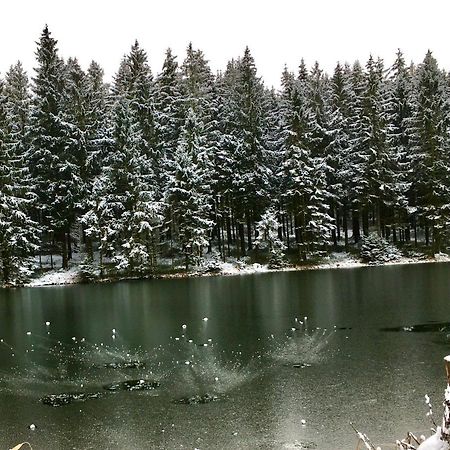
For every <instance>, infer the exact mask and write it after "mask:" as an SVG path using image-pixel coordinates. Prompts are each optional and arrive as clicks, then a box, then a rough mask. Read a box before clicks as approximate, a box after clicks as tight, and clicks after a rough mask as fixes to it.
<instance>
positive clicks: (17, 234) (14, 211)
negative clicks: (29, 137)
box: [0, 63, 39, 284]
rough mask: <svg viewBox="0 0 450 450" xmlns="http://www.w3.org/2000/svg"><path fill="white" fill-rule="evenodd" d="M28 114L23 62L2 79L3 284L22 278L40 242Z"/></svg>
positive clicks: (0, 196)
mask: <svg viewBox="0 0 450 450" xmlns="http://www.w3.org/2000/svg"><path fill="white" fill-rule="evenodd" d="M28 115H29V92H28V79H27V76H26V74H25V72H24V71H23V69H22V66H21V64H20V63H18V64H17V65H15V66H13V67H11V69H10V70H9V72H8V73H7V76H6V83H5V82H4V81H3V80H0V268H1V279H2V282H3V283H4V284H8V283H17V282H21V281H23V279H24V278H26V276H27V275H28V274H29V264H27V259H28V257H29V256H31V255H33V254H35V253H36V252H37V250H38V248H39V247H38V244H39V228H38V225H37V223H36V222H35V221H33V220H32V219H31V217H30V206H31V203H32V202H33V200H34V195H33V192H32V186H30V184H29V182H30V180H29V177H28V171H27V167H26V165H25V161H24V157H25V152H24V150H25V149H24V145H25V143H26V139H25V136H26V126H27V123H28Z"/></svg>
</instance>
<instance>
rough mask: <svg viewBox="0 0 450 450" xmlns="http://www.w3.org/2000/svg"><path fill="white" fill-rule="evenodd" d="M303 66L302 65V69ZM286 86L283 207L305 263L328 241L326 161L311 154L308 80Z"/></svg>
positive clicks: (290, 82)
mask: <svg viewBox="0 0 450 450" xmlns="http://www.w3.org/2000/svg"><path fill="white" fill-rule="evenodd" d="M301 67H302V66H301ZM286 80H287V82H286V83H285V84H284V92H283V98H284V108H283V112H284V133H283V134H284V136H285V140H284V145H283V153H284V162H283V176H284V181H283V187H284V193H283V195H282V198H283V203H284V208H285V209H286V211H287V212H288V214H289V215H291V216H292V217H293V222H294V229H295V242H296V245H297V251H298V256H299V257H300V258H301V259H302V260H306V259H307V256H308V254H310V253H315V252H316V251H318V250H319V249H321V247H322V246H323V244H324V243H325V242H326V240H327V239H328V238H329V233H330V231H331V229H332V226H331V221H332V219H331V217H330V216H329V215H328V212H327V208H328V206H327V202H326V200H325V197H326V178H325V176H326V171H325V169H326V166H325V159H324V158H323V157H321V156H316V157H314V156H313V155H312V148H313V141H312V139H311V136H312V132H311V129H312V128H313V127H314V125H315V124H314V123H313V122H312V118H314V115H313V114H312V113H311V109H310V103H309V98H308V91H307V88H308V78H301V79H297V80H293V79H292V78H286Z"/></svg>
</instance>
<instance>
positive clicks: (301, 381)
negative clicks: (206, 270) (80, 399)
mask: <svg viewBox="0 0 450 450" xmlns="http://www.w3.org/2000/svg"><path fill="white" fill-rule="evenodd" d="M449 275H450V270H449V267H448V265H445V264H442V265H438V264H435V265H431V264H428V265H422V266H409V267H400V266H397V267H387V268H364V269H358V270H334V271H333V270H330V271H318V272H299V273H288V272H286V273H277V274H264V275H255V276H242V277H217V278H204V279H200V278H198V279H183V280H159V281H158V280H156V281H155V280H153V281H146V282H126V283H117V284H110V285H92V286H72V287H65V288H60V287H52V288H40V289H18V290H11V291H7V290H4V291H2V292H1V293H0V295H1V297H0V338H1V339H3V343H1V342H0V429H1V430H2V432H1V433H0V447H2V448H9V447H11V446H12V445H13V444H14V443H17V442H22V441H24V440H31V441H32V442H33V444H34V447H36V448H46V449H49V450H52V449H60V448H87V447H88V446H93V447H96V448H108V449H115V448H117V449H119V448H121V449H122V448H130V449H134V448H135V449H140V448H155V449H157V448H162V449H167V448H181V446H183V447H184V448H194V447H197V448H213V449H214V448H220V449H222V448H227V449H233V448H236V449H242V448H295V447H294V446H295V445H296V443H297V444H298V445H300V443H303V444H302V445H307V444H308V445H310V446H313V445H315V446H316V448H318V449H322V450H331V449H334V450H336V448H339V449H347V448H352V447H353V446H354V443H355V439H354V435H353V432H352V430H351V429H350V428H349V426H348V423H349V422H350V421H353V422H356V423H357V425H358V427H359V428H361V429H363V430H364V431H365V432H366V433H367V434H368V435H369V436H370V437H371V439H372V441H373V442H376V443H384V442H386V441H387V440H391V441H393V440H394V439H395V438H398V437H402V436H403V435H404V434H405V433H406V431H407V430H413V431H420V430H422V432H423V431H425V430H426V429H427V426H428V423H427V421H426V419H425V418H424V415H425V413H426V409H425V408H424V405H423V396H424V395H425V393H427V394H429V395H431V396H432V398H433V399H434V403H435V404H436V405H438V404H439V403H440V401H441V396H442V386H443V383H444V381H445V380H444V374H443V370H442V363H441V360H442V356H443V354H445V353H448V352H449V350H450V348H449V346H448V343H447V341H446V337H445V336H443V335H442V336H441V334H439V333H440V332H439V331H436V330H433V331H430V332H426V333H412V332H401V333H392V332H387V331H383V330H381V329H382V328H389V327H398V326H401V325H403V324H413V325H414V324H426V323H428V322H430V321H439V322H447V321H450V311H449V309H448V296H449V292H450V286H449ZM305 316H308V318H309V319H308V323H309V324H308V326H307V327H305V326H304V324H301V322H304V317H305ZM206 318H207V319H208V320H204V319H206ZM296 318H297V321H295V319H296ZM47 322H50V325H46V323H47ZM182 325H186V327H185V328H182ZM293 328H294V329H293ZM27 332H30V333H31V334H27ZM13 355H14V356H13ZM133 362H135V363H136V364H132V363H133ZM127 364H128V366H127ZM140 379H143V380H155V381H158V382H159V383H160V387H159V388H158V389H154V391H147V392H145V391H142V392H139V391H133V392H124V393H118V394H117V395H115V394H111V395H105V396H101V397H100V398H97V399H95V401H94V400H92V401H86V402H84V403H74V404H69V405H67V406H64V407H62V408H51V407H49V406H47V405H44V404H42V403H41V402H39V399H40V398H42V397H43V396H45V395H48V394H58V393H62V392H80V391H81V392H97V391H101V390H102V389H103V385H104V384H107V383H119V382H123V381H125V380H134V381H137V382H139V380H140ZM205 395H212V396H217V397H218V398H219V401H213V402H209V403H208V402H207V403H206V404H189V405H185V404H183V405H179V404H176V403H173V400H176V399H180V398H190V397H193V396H205ZM205 398H206V397H205ZM194 403H195V402H194ZM200 403H201V402H200ZM302 420H304V421H305V422H304V423H302ZM30 423H36V424H37V429H36V431H35V432H31V431H30V430H29V429H28V425H29V424H30ZM4 430H6V431H4ZM329 436H333V439H332V442H330V440H329ZM149 443H150V444H149ZM311 448H314V447H311Z"/></svg>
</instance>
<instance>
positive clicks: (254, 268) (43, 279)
mask: <svg viewBox="0 0 450 450" xmlns="http://www.w3.org/2000/svg"><path fill="white" fill-rule="evenodd" d="M442 262H450V256H449V255H447V254H444V253H441V254H438V255H435V256H434V257H428V258H423V257H402V258H400V259H397V260H394V261H389V262H384V263H381V264H371V263H365V262H362V261H360V260H359V259H357V258H356V257H353V256H351V255H349V254H348V253H332V254H331V255H330V256H328V257H327V258H325V259H324V260H323V261H321V262H320V263H318V264H311V265H297V266H287V267H283V268H269V267H268V266H267V265H266V264H259V263H253V264H245V263H243V262H242V261H239V260H233V261H232V262H225V263H221V264H220V266H219V267H218V269H217V270H215V271H207V270H205V269H203V270H202V269H201V268H200V269H197V270H192V271H189V272H184V271H180V272H175V273H170V274H157V275H151V276H148V277H145V276H144V277H138V276H134V277H133V276H128V277H127V276H123V277H111V278H104V279H99V280H93V281H91V282H86V281H84V280H83V279H82V277H81V270H80V267H79V266H78V265H76V266H73V267H71V268H70V269H69V270H62V269H59V270H52V271H49V272H46V273H45V274H43V275H42V276H40V277H38V278H35V279H32V280H30V281H29V282H28V283H25V284H23V285H21V286H4V287H45V286H64V285H73V284H94V283H113V282H118V281H127V280H145V279H172V278H193V277H211V276H235V275H250V274H257V273H269V272H294V271H309V270H326V269H355V268H360V267H382V266H395V265H406V264H429V263H442Z"/></svg>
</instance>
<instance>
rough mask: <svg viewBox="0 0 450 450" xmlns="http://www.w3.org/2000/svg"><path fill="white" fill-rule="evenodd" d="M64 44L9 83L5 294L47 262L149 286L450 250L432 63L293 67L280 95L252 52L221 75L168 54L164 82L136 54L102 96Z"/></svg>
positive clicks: (2, 159) (138, 51) (5, 99)
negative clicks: (197, 270) (264, 264)
mask: <svg viewBox="0 0 450 450" xmlns="http://www.w3.org/2000/svg"><path fill="white" fill-rule="evenodd" d="M57 45H58V44H57V41H56V40H55V39H54V38H53V37H52V35H51V33H50V31H49V30H48V28H47V27H45V29H44V30H43V32H42V34H41V36H40V37H39V40H38V42H37V50H36V58H37V60H36V67H35V71H34V74H33V77H32V78H31V79H29V78H28V75H27V73H26V72H25V70H24V68H23V66H22V64H21V63H20V62H18V63H17V64H15V65H13V66H11V68H10V69H9V71H8V72H7V73H6V74H5V75H4V77H2V79H1V80H0V270H1V275H0V280H1V282H2V283H4V284H9V283H14V282H17V281H18V280H22V279H25V278H26V277H27V276H29V275H30V274H31V273H32V272H33V271H36V270H39V269H40V268H41V269H42V266H43V260H44V259H46V258H53V255H59V257H60V259H58V261H60V262H59V264H60V266H62V268H64V269H66V268H68V267H69V266H70V264H71V260H73V258H74V255H75V254H78V255H82V260H83V262H82V264H83V267H84V270H85V272H86V274H91V276H94V275H95V276H106V275H109V276H112V275H114V274H116V275H123V276H127V275H129V276H148V275H152V274H154V273H156V272H157V271H158V267H159V266H160V264H161V262H162V261H168V260H170V261H171V263H172V264H175V263H179V264H182V265H183V267H185V269H186V270H188V269H189V268H190V267H192V266H198V265H200V264H201V263H202V261H205V260H206V259H207V258H210V259H211V258H212V257H213V256H214V258H216V259H217V260H221V261H226V260H227V258H230V257H233V258H244V257H251V258H254V260H257V259H258V258H266V259H272V261H277V262H278V263H280V264H281V263H282V261H286V262H290V263H295V264H302V263H304V264H306V263H308V261H311V260H315V259H316V258H320V257H322V256H324V255H327V254H329V253H330V252H333V251H337V250H339V251H344V250H345V251H349V252H352V251H356V250H357V249H359V247H360V246H361V242H362V241H363V240H364V238H365V237H368V236H370V235H377V236H378V237H379V239H382V240H383V241H385V242H387V243H389V245H391V246H393V247H394V246H395V247H396V248H398V249H402V248H409V249H415V248H418V247H420V249H422V251H425V252H428V253H429V254H431V255H432V254H436V253H439V252H445V251H446V249H447V246H448V245H449V238H450V73H447V72H446V71H445V70H443V69H442V68H440V67H439V65H438V63H437V61H436V59H435V58H434V57H433V55H432V53H431V52H428V53H427V54H426V55H425V57H424V60H423V61H422V62H420V63H417V64H415V63H411V64H409V63H407V62H406V61H405V58H404V56H403V54H402V53H401V52H400V51H398V53H397V55H396V58H395V62H394V64H393V65H392V66H391V67H385V65H384V63H383V60H381V59H375V58H372V57H369V58H368V61H367V62H366V63H365V64H362V63H360V62H359V61H356V62H354V63H352V64H349V63H342V64H341V63H338V64H337V65H336V67H335V69H334V72H333V73H330V74H328V73H325V72H324V71H323V70H322V69H321V67H320V65H319V63H315V64H314V65H313V66H312V67H307V66H306V65H305V63H304V62H303V60H300V61H299V67H298V70H297V71H296V72H295V73H294V72H291V71H289V70H288V69H287V68H285V69H284V70H283V71H282V73H281V74H280V75H281V85H280V86H281V87H280V89H273V88H268V87H267V86H265V85H264V82H263V80H262V78H261V77H260V76H259V74H258V72H257V69H256V65H255V61H254V59H253V57H252V55H251V52H250V50H249V49H248V48H245V50H244V51H243V54H242V55H240V56H238V57H237V58H236V59H233V60H231V61H229V62H228V64H227V66H226V67H225V68H224V70H223V71H221V72H219V73H213V72H212V71H211V69H210V67H209V64H208V60H207V59H206V57H205V55H204V54H203V52H202V51H201V50H199V49H196V48H193V46H192V45H191V44H189V45H188V46H187V49H186V54H185V55H184V58H183V60H182V61H178V60H177V57H176V56H175V55H174V54H173V53H172V51H171V50H170V49H168V50H167V52H166V55H165V60H164V64H163V66H162V69H161V71H160V72H159V73H158V74H155V75H154V74H153V73H152V71H151V69H150V64H149V60H148V56H147V53H146V51H145V50H144V49H142V48H141V47H140V45H139V43H138V42H137V41H136V42H135V43H134V44H133V45H132V46H131V49H130V51H129V53H128V54H127V55H125V56H124V57H123V59H122V61H121V63H120V66H119V67H118V70H117V72H116V75H115V76H114V78H113V80H112V82H111V83H106V82H105V80H104V74H103V70H102V68H101V66H100V65H99V64H98V63H96V62H94V61H93V62H92V63H91V64H90V65H89V67H88V68H87V70H86V71H85V70H83V69H82V68H81V67H80V64H79V62H78V61H77V59H76V58H69V59H67V60H64V59H63V58H61V57H60V56H59V54H58V47H57ZM280 69H282V68H280ZM51 264H52V266H53V265H54V263H53V260H52V262H51ZM55 264H56V263H55Z"/></svg>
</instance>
